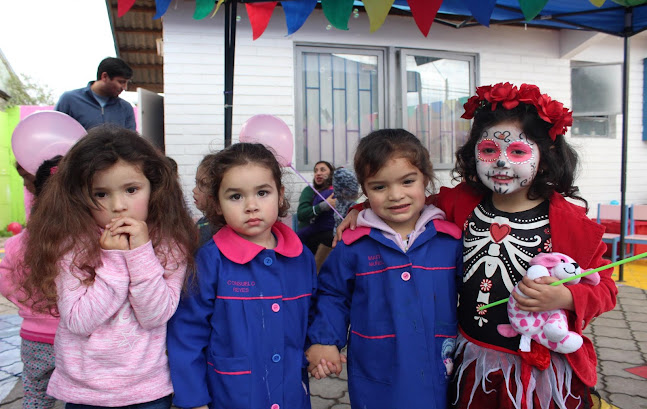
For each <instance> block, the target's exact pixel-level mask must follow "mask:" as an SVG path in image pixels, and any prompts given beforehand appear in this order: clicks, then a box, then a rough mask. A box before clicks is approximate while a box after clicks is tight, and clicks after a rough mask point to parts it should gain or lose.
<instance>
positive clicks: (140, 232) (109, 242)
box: [99, 217, 149, 250]
mask: <svg viewBox="0 0 647 409" xmlns="http://www.w3.org/2000/svg"><path fill="white" fill-rule="evenodd" d="M148 240H149V238H148V226H147V225H146V222H144V221H139V220H135V219H133V218H132V217H118V218H115V219H112V220H111V221H110V223H108V224H107V225H106V229H105V230H104V231H103V234H101V238H100V239H99V244H100V245H101V248H102V249H104V250H133V249H136V248H137V247H139V246H141V245H143V244H146V243H147V242H148Z"/></svg>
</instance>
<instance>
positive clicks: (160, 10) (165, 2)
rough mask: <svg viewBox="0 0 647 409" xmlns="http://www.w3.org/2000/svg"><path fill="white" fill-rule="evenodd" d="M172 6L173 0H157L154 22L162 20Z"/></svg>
mask: <svg viewBox="0 0 647 409" xmlns="http://www.w3.org/2000/svg"><path fill="white" fill-rule="evenodd" d="M170 4H171V0H155V15H154V16H153V20H157V19H158V18H161V17H162V16H163V15H164V13H166V10H168V6H169V5H170Z"/></svg>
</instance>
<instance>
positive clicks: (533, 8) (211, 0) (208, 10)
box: [117, 0, 647, 40]
mask: <svg viewBox="0 0 647 409" xmlns="http://www.w3.org/2000/svg"><path fill="white" fill-rule="evenodd" d="M171 1H172V0H155V8H156V13H155V16H154V18H156V19H157V18H160V17H162V16H163V15H164V14H165V13H166V11H167V10H168V7H169V5H170V4H171ZM320 1H321V7H322V9H323V12H324V15H325V16H326V19H327V20H328V22H329V23H330V25H331V26H332V27H335V28H337V29H339V30H348V21H349V19H350V17H351V15H352V14H353V8H354V6H355V0H320ZM462 1H463V4H464V5H465V7H466V8H467V9H468V10H469V11H470V13H471V15H472V16H473V17H474V19H475V20H476V21H477V22H478V23H479V24H481V25H484V26H486V27H487V26H489V24H490V16H491V15H492V12H493V11H494V7H495V5H496V0H462ZM518 1H519V7H520V9H521V11H522V13H523V15H524V18H525V19H526V21H531V20H533V19H534V18H535V17H537V16H538V15H539V13H540V12H541V10H542V9H543V8H544V7H545V6H546V3H548V0H518ZM611 1H613V2H614V3H616V4H618V5H621V6H635V5H639V4H644V3H646V2H647V0H611ZM135 2H136V0H118V5H117V15H118V16H119V17H122V16H123V15H124V14H126V13H127V12H128V11H129V10H130V9H131V8H132V6H133V5H134V4H135ZM224 2H225V0H196V1H195V12H194V13H193V18H194V19H196V20H201V19H204V18H207V17H209V16H211V17H213V16H214V15H215V14H216V13H217V12H218V9H219V8H220V6H221V5H222V3H224ZM589 2H590V3H591V4H593V5H594V6H596V7H601V6H602V5H603V4H604V2H605V0H589ZM278 3H279V2H278V1H266V2H256V3H244V4H245V8H246V9H247V15H248V16H249V21H250V23H251V26H252V33H253V37H254V40H256V39H257V38H259V37H260V36H261V35H262V34H263V32H264V31H265V29H266V28H267V25H268V23H269V21H270V18H271V17H272V13H273V11H274V8H275V7H276V5H277V4H278ZM280 3H281V7H282V8H283V11H284V13H285V21H286V25H287V29H288V32H287V34H288V35H290V34H293V33H295V32H296V31H298V30H299V29H300V28H301V26H303V24H304V23H305V21H306V20H307V18H308V17H309V16H310V14H311V13H312V11H313V10H314V8H315V6H316V5H317V0H288V1H281V2H280ZM394 3H396V0H364V2H363V6H364V9H365V11H366V14H367V15H368V19H369V22H370V31H371V32H374V31H376V30H378V29H379V28H380V27H381V26H382V24H384V21H385V20H386V17H387V15H388V14H389V11H390V10H391V7H392V6H393V5H394ZM442 3H443V0H399V1H397V5H405V4H406V6H408V7H409V10H410V11H411V15H412V16H413V19H414V21H415V22H416V25H417V26H418V29H420V32H421V33H422V35H424V36H425V37H426V36H427V35H428V34H429V30H430V29H431V25H432V23H433V22H434V18H435V17H436V14H437V13H438V10H439V9H440V6H441V5H442ZM406 6H405V7H406Z"/></svg>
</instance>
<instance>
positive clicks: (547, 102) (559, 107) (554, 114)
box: [535, 94, 564, 124]
mask: <svg viewBox="0 0 647 409" xmlns="http://www.w3.org/2000/svg"><path fill="white" fill-rule="evenodd" d="M535 107H536V108H537V113H538V114H539V117H540V118H541V119H543V120H544V121H546V122H548V123H551V124H552V123H555V122H554V121H555V120H557V119H560V118H561V117H562V116H564V104H562V103H561V102H559V101H554V100H552V99H551V98H550V97H549V96H548V95H546V94H544V95H542V96H540V97H539V99H538V100H537V104H536V105H535Z"/></svg>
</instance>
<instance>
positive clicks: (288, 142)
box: [239, 114, 294, 166]
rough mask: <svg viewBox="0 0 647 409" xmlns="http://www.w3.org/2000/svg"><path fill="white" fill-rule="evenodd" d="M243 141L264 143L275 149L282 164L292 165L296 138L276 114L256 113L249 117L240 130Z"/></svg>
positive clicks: (277, 158)
mask: <svg viewBox="0 0 647 409" xmlns="http://www.w3.org/2000/svg"><path fill="white" fill-rule="evenodd" d="M239 140H240V141H241V142H249V143H262V144H263V145H265V146H267V147H268V148H271V149H272V150H273V151H274V156H276V160H277V161H278V162H279V164H281V166H290V164H291V163H292V150H293V148H294V138H293V137H292V132H290V128H289V127H288V126H287V124H286V123H285V122H283V120H281V119H279V118H277V117H275V116H274V115H266V114H260V115H254V116H253V117H251V118H249V119H248V120H247V121H246V122H245V123H244V124H243V127H242V128H241V130H240V137H239Z"/></svg>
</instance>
